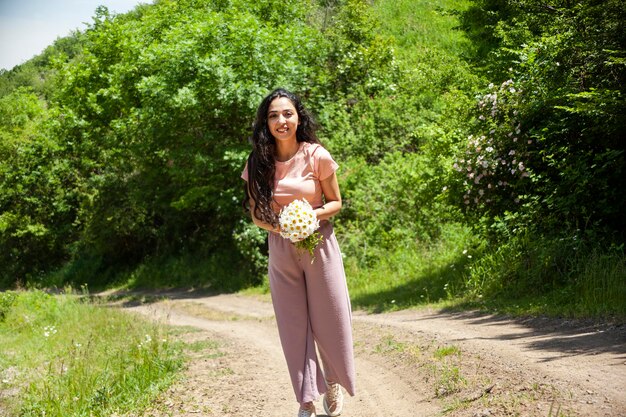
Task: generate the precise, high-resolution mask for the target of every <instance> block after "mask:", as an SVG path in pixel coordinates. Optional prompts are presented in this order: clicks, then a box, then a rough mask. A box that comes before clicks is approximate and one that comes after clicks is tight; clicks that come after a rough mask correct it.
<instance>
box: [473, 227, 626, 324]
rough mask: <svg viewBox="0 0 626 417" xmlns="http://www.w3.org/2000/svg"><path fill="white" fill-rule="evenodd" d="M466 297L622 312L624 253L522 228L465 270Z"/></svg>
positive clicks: (591, 313) (625, 308)
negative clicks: (538, 234) (520, 232)
mask: <svg viewBox="0 0 626 417" xmlns="http://www.w3.org/2000/svg"><path fill="white" fill-rule="evenodd" d="M468 272H469V274H468V276H467V280H466V284H467V291H466V296H465V300H469V301H471V300H478V299H482V300H489V301H481V304H485V303H486V304H485V305H487V306H489V307H491V308H497V309H501V310H504V311H506V312H510V313H521V314H549V315H553V316H569V317H606V318H611V317H614V318H624V317H626V256H625V255H624V250H623V248H622V247H615V246H610V247H608V248H606V247H605V248H603V247H602V246H601V245H599V244H594V245H592V244H590V243H586V242H581V241H580V240H579V239H577V238H576V237H575V236H573V237H559V238H555V237H552V238H548V237H542V236H536V235H533V234H530V233H528V234H525V235H522V236H515V237H512V238H511V239H510V240H509V241H508V242H506V243H504V244H502V245H500V246H498V247H497V248H490V249H488V250H487V251H485V254H484V255H483V256H482V257H481V258H480V259H478V260H477V261H476V262H475V263H474V264H473V265H472V268H471V270H469V271H468Z"/></svg>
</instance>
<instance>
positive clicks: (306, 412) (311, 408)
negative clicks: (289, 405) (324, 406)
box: [298, 403, 316, 417]
mask: <svg viewBox="0 0 626 417" xmlns="http://www.w3.org/2000/svg"><path fill="white" fill-rule="evenodd" d="M315 416H316V414H315V405H313V403H308V405H306V406H304V408H303V407H302V406H300V410H299V411H298V417H315Z"/></svg>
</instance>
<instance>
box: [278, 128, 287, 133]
mask: <svg viewBox="0 0 626 417" xmlns="http://www.w3.org/2000/svg"><path fill="white" fill-rule="evenodd" d="M276 131H277V132H278V133H286V132H288V131H289V128H287V127H284V128H280V129H276Z"/></svg>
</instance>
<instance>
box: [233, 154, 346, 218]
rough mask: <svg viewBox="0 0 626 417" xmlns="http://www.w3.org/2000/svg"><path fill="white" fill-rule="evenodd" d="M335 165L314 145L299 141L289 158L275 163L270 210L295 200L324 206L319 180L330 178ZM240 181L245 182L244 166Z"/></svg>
mask: <svg viewBox="0 0 626 417" xmlns="http://www.w3.org/2000/svg"><path fill="white" fill-rule="evenodd" d="M337 168H339V165H338V164H337V163H336V162H335V161H334V160H333V158H332V156H331V155H330V153H329V152H328V151H327V150H326V149H324V147H322V146H321V145H319V144H317V143H308V142H300V147H299V148H298V151H297V152H296V154H295V155H294V156H292V157H291V159H289V160H287V161H284V162H281V161H276V173H275V175H274V201H275V206H274V210H275V211H276V212H279V211H280V209H281V208H283V207H284V206H286V205H288V204H289V203H291V202H292V201H293V200H296V199H303V198H306V200H307V201H308V202H309V204H311V206H312V207H313V208H318V207H321V206H322V205H323V204H324V200H323V195H322V187H321V185H320V181H323V180H325V179H327V178H328V177H330V176H331V175H332V174H333V173H334V172H335V171H336V170H337ZM241 178H243V179H244V180H245V181H248V164H247V163H246V166H245V167H244V169H243V172H242V174H241Z"/></svg>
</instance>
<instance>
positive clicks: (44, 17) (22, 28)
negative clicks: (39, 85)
mask: <svg viewBox="0 0 626 417" xmlns="http://www.w3.org/2000/svg"><path fill="white" fill-rule="evenodd" d="M140 3H152V1H151V0H142V1H140V0H0V68H4V69H7V70H9V69H11V68H13V67H14V66H15V65H19V64H21V63H23V62H25V61H28V60H29V59H30V58H32V57H33V56H35V55H38V54H39V53H41V52H42V51H43V50H44V49H45V48H46V47H47V46H48V45H50V44H52V42H54V40H55V39H56V38H58V37H64V36H67V35H69V34H70V33H71V32H72V31H73V30H76V29H79V30H84V29H85V28H86V27H87V26H86V25H85V23H91V22H92V21H93V20H92V17H93V16H94V14H95V10H96V7H98V6H100V5H102V6H106V7H107V8H108V9H109V11H110V12H111V13H113V12H115V13H124V12H127V11H129V10H132V9H134V8H135V6H136V5H138V4H140Z"/></svg>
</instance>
